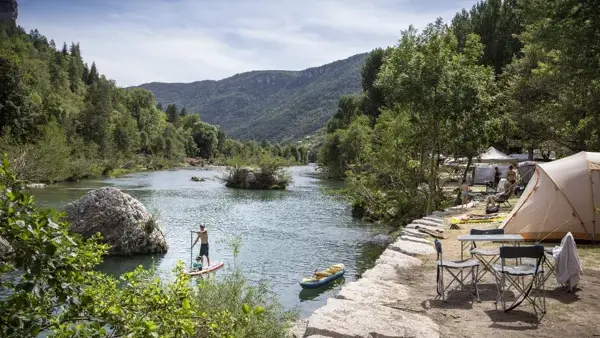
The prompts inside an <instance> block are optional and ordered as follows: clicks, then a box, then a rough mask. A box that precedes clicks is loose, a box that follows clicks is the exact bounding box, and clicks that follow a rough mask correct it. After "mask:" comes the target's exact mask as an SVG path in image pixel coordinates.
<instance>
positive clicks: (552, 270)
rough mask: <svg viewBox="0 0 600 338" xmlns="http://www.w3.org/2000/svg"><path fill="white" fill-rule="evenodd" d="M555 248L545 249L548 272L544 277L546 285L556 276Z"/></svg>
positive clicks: (545, 264) (545, 262)
mask: <svg viewBox="0 0 600 338" xmlns="http://www.w3.org/2000/svg"><path fill="white" fill-rule="evenodd" d="M553 250H554V248H544V255H545V256H546V258H545V259H544V269H545V270H544V271H545V272H547V273H546V274H545V276H544V284H545V283H546V281H547V280H548V278H550V277H551V276H556V263H555V261H554V252H553Z"/></svg>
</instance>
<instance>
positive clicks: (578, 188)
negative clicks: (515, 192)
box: [500, 152, 600, 241]
mask: <svg viewBox="0 0 600 338" xmlns="http://www.w3.org/2000/svg"><path fill="white" fill-rule="evenodd" d="M599 207H600V153H586V152H580V153H577V154H575V155H572V156H569V157H565V158H563V159H560V160H556V161H554V162H548V163H540V164H537V166H536V167H535V172H534V173H533V176H532V177H531V180H530V181H529V184H527V187H526V188H525V191H524V192H523V195H522V196H521V199H520V200H519V202H517V204H516V205H515V207H514V208H513V210H512V211H511V213H510V214H509V215H508V217H507V218H506V220H505V221H504V223H503V224H502V225H501V226H500V227H501V228H504V231H505V233H508V234H515V233H518V234H521V235H522V236H523V237H524V238H525V239H527V240H535V241H542V240H545V239H560V238H563V237H564V236H565V235H566V234H567V233H568V232H571V233H572V234H573V236H574V237H575V239H586V240H598V239H600V213H598V212H597V208H599Z"/></svg>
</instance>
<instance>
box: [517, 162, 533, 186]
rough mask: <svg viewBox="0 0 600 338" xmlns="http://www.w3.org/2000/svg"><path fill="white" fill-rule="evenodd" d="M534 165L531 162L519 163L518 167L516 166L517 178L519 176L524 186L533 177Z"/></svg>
mask: <svg viewBox="0 0 600 338" xmlns="http://www.w3.org/2000/svg"><path fill="white" fill-rule="evenodd" d="M536 164H537V163H535V162H533V161H525V162H519V165H518V168H519V176H521V180H523V183H525V184H527V183H529V180H531V177H532V176H533V173H534V172H535V166H536Z"/></svg>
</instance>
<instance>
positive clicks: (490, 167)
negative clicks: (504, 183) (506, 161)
mask: <svg viewBox="0 0 600 338" xmlns="http://www.w3.org/2000/svg"><path fill="white" fill-rule="evenodd" d="M495 167H498V171H500V178H505V177H507V176H508V165H501V164H482V165H477V166H476V167H475V171H474V172H473V184H486V182H493V181H494V168H495Z"/></svg>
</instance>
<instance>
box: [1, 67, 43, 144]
mask: <svg viewBox="0 0 600 338" xmlns="http://www.w3.org/2000/svg"><path fill="white" fill-rule="evenodd" d="M35 127H36V115H35V113H34V112H33V111H32V109H31V104H30V102H29V93H28V92H27V89H26V87H25V86H24V84H23V82H22V75H21V71H20V69H19V68H18V67H17V66H16V65H15V64H14V63H13V62H12V61H11V60H9V59H6V58H2V57H0V135H3V134H4V133H6V132H8V130H9V129H10V133H11V135H12V137H14V138H16V139H17V140H20V141H22V142H24V141H27V140H28V139H31V138H32V137H33V136H34V135H35V133H34V132H33V131H34V129H35Z"/></svg>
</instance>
